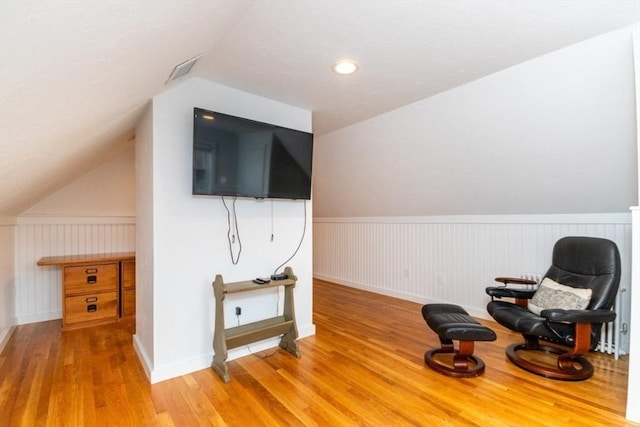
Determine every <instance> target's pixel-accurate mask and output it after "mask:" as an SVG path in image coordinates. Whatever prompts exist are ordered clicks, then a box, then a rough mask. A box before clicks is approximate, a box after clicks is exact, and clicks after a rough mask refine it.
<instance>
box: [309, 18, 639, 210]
mask: <svg viewBox="0 0 640 427" xmlns="http://www.w3.org/2000/svg"><path fill="white" fill-rule="evenodd" d="M398 78H401V76H400V77H398ZM633 84H634V83H633V66H632V56H631V34H630V29H625V30H621V31H617V32H613V33H609V34H606V35H603V36H601V37H597V38H594V39H591V40H588V41H585V42H583V43H580V44H577V45H574V46H570V47H568V48H565V49H562V50H559V51H556V52H553V53H550V54H548V55H544V56H542V57H539V58H536V59H534V60H531V61H528V62H525V63H523V64H520V65H517V66H514V67H512V68H509V69H506V70H503V71H500V72H498V73H495V74H493V75H490V76H488V77H485V78H482V79H479V80H477V81H474V82H472V83H469V84H466V85H463V86H460V87H458V88H455V89H452V90H450V91H447V92H443V93H441V94H439V95H436V96H433V97H431V98H428V99H425V100H423V101H420V102H417V103H415V104H412V105H409V106H406V107H403V108H400V109H397V110H395V111H392V112H389V113H386V114H383V115H381V116H378V117H375V118H373V119H371V120H368V121H365V122H361V123H358V124H355V125H353V126H350V127H347V128H344V129H341V130H338V131H336V132H333V133H330V134H327V135H323V136H321V137H318V138H317V143H316V156H315V160H314V173H315V176H316V180H315V181H314V195H313V197H314V216H315V217H365V216H384V217H386V216H398V215H401V216H422V215H455V214H465V215H468V214H536V213H598V212H599V213H607V212H628V208H629V206H632V205H636V204H637V197H638V191H637V186H638V183H637V179H635V178H636V176H637V168H638V166H637V161H636V159H637V157H636V144H635V116H634V102H635V101H634V96H633V93H634V90H633V89H634V86H633Z"/></svg>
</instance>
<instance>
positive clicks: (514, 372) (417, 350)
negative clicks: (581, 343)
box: [0, 280, 637, 426]
mask: <svg viewBox="0 0 640 427" xmlns="http://www.w3.org/2000/svg"><path fill="white" fill-rule="evenodd" d="M314 323H315V325H316V335H315V336H313V337H309V338H305V339H301V340H299V341H298V342H299V345H300V351H301V352H302V358H300V359H297V358H295V357H292V356H291V355H290V354H289V353H287V352H285V351H284V350H280V349H278V350H275V349H274V350H275V351H274V350H268V351H264V352H261V353H258V354H256V355H251V356H247V357H243V358H241V359H237V360H235V361H231V362H229V369H230V373H231V382H230V383H228V384H224V383H223V382H222V381H221V380H220V379H219V378H218V377H217V375H216V374H215V373H214V372H213V371H212V370H211V369H204V370H201V371H197V372H194V373H192V374H189V375H185V376H182V377H179V378H174V379H172V380H168V381H164V382H162V383H158V384H154V385H150V384H149V383H148V381H147V379H146V377H145V375H144V372H143V370H142V367H141V366H140V363H139V361H138V359H137V356H136V354H135V352H134V350H133V346H132V344H131V341H132V340H131V334H132V331H133V327H134V326H133V324H132V323H131V322H129V323H127V322H123V323H118V324H115V325H105V326H97V327H94V328H88V329H83V330H77V331H68V332H64V333H62V332H60V321H52V322H43V323H37V324H30V325H23V326H19V327H18V328H17V329H16V331H15V333H14V334H13V336H12V338H11V339H10V341H9V343H8V344H7V346H6V348H5V350H4V351H3V353H2V354H1V355H0V426H40V425H42V426H82V425H84V426H206V425H213V426H315V425H317V426H352V425H353V426H356V425H357V426H625V425H628V426H633V425H636V426H637V424H633V423H629V422H625V419H624V411H625V405H626V400H625V399H626V389H627V369H628V366H627V363H628V362H627V358H626V357H623V358H621V360H618V361H616V360H614V358H613V357H612V356H608V355H602V354H590V355H589V356H588V358H589V360H590V361H591V362H592V363H593V364H594V366H595V368H596V373H595V375H594V376H593V377H592V378H591V379H589V380H587V381H583V382H577V383H576V382H562V381H553V380H548V379H544V378H542V377H538V376H535V375H532V374H529V373H527V372H525V371H522V370H520V369H518V368H516V367H515V366H513V365H512V364H511V363H510V362H508V361H507V360H506V357H505V355H504V348H505V346H506V344H508V343H511V342H515V341H519V340H520V338H519V337H518V336H517V335H515V334H512V333H511V332H509V331H507V330H506V329H504V328H502V327H501V326H499V325H496V324H495V323H492V322H486V321H482V323H484V324H486V325H488V326H490V327H491V328H493V329H494V330H495V331H496V333H497V334H498V340H497V341H495V342H490V343H487V342H481V343H477V345H476V351H475V354H477V355H478V356H480V357H481V358H482V359H483V360H484V361H485V363H486V372H485V374H484V375H483V376H481V377H477V378H469V379H455V378H449V377H446V376H443V375H440V374H438V373H436V372H433V371H431V370H430V369H429V368H428V367H426V366H425V364H424V361H423V355H424V352H425V351H426V350H427V349H428V348H431V347H436V346H438V345H439V341H438V339H437V337H436V336H435V334H434V333H433V332H432V331H431V330H429V329H428V328H427V326H426V325H425V324H424V320H423V319H422V316H421V314H420V305H419V304H415V303H411V302H407V301H403V300H398V299H394V298H389V297H386V296H381V295H377V294H372V293H368V292H363V291H360V290H356V289H351V288H347V287H343V286H338V285H335V284H331V283H327V282H323V281H318V280H316V281H314Z"/></svg>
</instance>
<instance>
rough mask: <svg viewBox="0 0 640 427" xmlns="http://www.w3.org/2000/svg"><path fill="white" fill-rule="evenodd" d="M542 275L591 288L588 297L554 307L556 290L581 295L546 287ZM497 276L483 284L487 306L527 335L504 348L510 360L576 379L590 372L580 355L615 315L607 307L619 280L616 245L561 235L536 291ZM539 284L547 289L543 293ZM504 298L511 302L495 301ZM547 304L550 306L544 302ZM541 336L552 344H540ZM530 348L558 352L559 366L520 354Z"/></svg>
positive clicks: (592, 346) (546, 374) (561, 377)
mask: <svg viewBox="0 0 640 427" xmlns="http://www.w3.org/2000/svg"><path fill="white" fill-rule="evenodd" d="M545 279H551V281H553V282H556V284H561V285H564V286H569V287H570V288H573V289H579V290H578V291H576V293H580V292H582V293H584V292H587V293H588V292H589V291H580V289H582V290H586V289H590V290H591V297H590V299H588V300H586V299H585V300H584V301H583V302H584V304H586V305H587V306H586V308H584V309H576V308H575V307H569V308H567V307H565V308H554V304H556V305H562V304H558V300H562V299H563V298H561V297H559V298H556V297H557V296H558V293H560V294H562V292H563V291H562V289H566V290H568V291H569V292H568V293H566V294H564V295H565V296H566V295H569V298H568V299H569V300H571V298H573V300H571V301H570V302H571V303H575V300H576V299H579V298H581V297H574V296H573V295H572V294H571V292H572V289H568V288H562V286H559V287H555V288H554V289H560V290H558V291H553V290H550V289H551V288H550V287H547V286H543V285H546V284H547V283H548V284H549V285H550V286H553V285H555V284H553V283H552V282H551V281H550V280H546V281H545ZM496 280H497V281H499V282H502V283H504V286H497V287H488V288H487V289H486V292H487V294H488V295H490V296H491V302H489V304H488V305H487V311H488V312H489V314H490V315H491V316H492V317H493V318H494V319H495V320H496V321H497V322H498V323H500V324H501V325H503V326H505V327H507V328H509V329H511V330H513V331H516V332H519V333H521V334H522V335H523V337H524V340H525V342H524V343H523V344H521V343H516V344H512V345H510V346H508V347H507V350H506V353H507V357H508V358H509V360H511V362H513V363H514V364H515V365H517V366H519V367H520V368H522V369H525V370H527V371H530V372H533V373H535V374H538V375H542V376H544V377H547V378H553V379H559V380H573V381H578V380H585V379H587V378H589V377H591V376H592V375H593V365H592V364H591V363H590V362H589V361H588V360H586V359H585V358H584V357H583V355H584V354H585V353H587V352H588V351H590V350H594V349H595V348H596V346H597V345H598V341H599V339H600V330H601V326H602V324H603V323H605V322H610V321H612V320H614V319H615V316H616V314H615V312H613V311H612V310H611V309H612V307H613V305H614V303H615V299H616V295H617V293H618V286H619V284H620V254H619V252H618V247H617V246H616V244H615V243H614V242H612V241H610V240H606V239H600V238H593V237H564V238H562V239H560V240H558V241H557V242H556V244H555V246H554V248H553V257H552V265H551V267H549V270H548V271H547V272H546V274H545V276H544V278H543V281H542V282H541V285H540V287H539V288H538V290H532V289H514V288H513V287H509V284H511V283H519V284H522V283H525V282H526V281H523V280H522V279H515V278H513V279H512V278H497V279H496ZM534 283H535V282H534ZM543 287H544V288H546V289H544V292H545V295H544V296H543V295H542V293H543V290H542V288H543ZM536 292H539V293H538V296H539V297H540V298H536V297H535V294H536ZM554 292H555V293H554ZM549 295H551V297H549ZM503 297H509V298H515V302H513V303H512V302H507V301H499V300H496V299H500V298H503ZM532 299H533V300H534V301H536V302H538V301H542V304H543V307H540V308H541V311H540V312H539V314H535V313H534V312H532V311H531V310H530V308H531V304H529V303H530V301H531V300H532ZM587 301H588V302H587ZM565 302H566V301H565ZM545 303H546V305H547V306H548V307H549V308H545V307H544V305H545ZM540 308H539V309H540ZM540 339H542V340H545V341H549V342H552V343H554V344H546V343H545V344H542V343H540ZM557 344H559V345H557ZM563 347H564V348H563ZM567 347H569V348H567ZM529 350H533V351H543V352H546V353H553V354H555V355H558V357H557V366H555V367H554V366H548V365H545V364H543V363H542V362H540V361H539V360H536V359H535V358H530V357H529V358H524V357H522V355H521V354H519V353H523V352H526V351H529ZM523 354H524V353H523Z"/></svg>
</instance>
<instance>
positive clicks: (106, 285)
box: [64, 263, 118, 296]
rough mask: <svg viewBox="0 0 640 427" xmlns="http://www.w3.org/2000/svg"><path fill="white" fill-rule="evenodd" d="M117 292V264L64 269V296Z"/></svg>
mask: <svg viewBox="0 0 640 427" xmlns="http://www.w3.org/2000/svg"><path fill="white" fill-rule="evenodd" d="M117 290H118V263H113V264H95V265H82V266H74V267H65V268H64V294H65V296H69V295H78V294H85V293H96V292H102V291H117Z"/></svg>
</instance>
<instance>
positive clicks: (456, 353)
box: [422, 304, 496, 378]
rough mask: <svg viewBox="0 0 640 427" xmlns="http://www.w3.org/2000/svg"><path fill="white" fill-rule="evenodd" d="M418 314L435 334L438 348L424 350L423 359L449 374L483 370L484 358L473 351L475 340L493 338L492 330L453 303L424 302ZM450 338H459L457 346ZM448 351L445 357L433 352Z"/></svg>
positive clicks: (468, 373) (459, 374) (472, 373)
mask: <svg viewBox="0 0 640 427" xmlns="http://www.w3.org/2000/svg"><path fill="white" fill-rule="evenodd" d="M422 317H424V320H425V321H426V322H427V325H428V326H429V327H430V328H431V329H433V331H434V332H435V333H436V334H438V337H439V338H440V344H441V348H434V349H431V350H429V351H427V352H426V353H425V354H424V361H425V363H426V364H427V365H429V367H430V368H431V369H433V370H435V371H437V372H440V373H441V374H444V375H449V376H451V377H463V378H467V377H477V376H478V375H482V373H483V372H484V362H483V361H482V359H480V358H479V357H476V356H474V355H473V346H474V342H476V341H494V340H495V339H496V334H495V332H493V331H492V330H491V329H489V328H487V327H486V326H483V325H481V324H480V323H478V322H477V321H476V320H475V319H474V318H473V317H471V316H469V313H467V312H466V311H465V310H464V309H463V308H462V307H459V306H457V305H453V304H427V305H424V306H423V307H422ZM453 340H458V341H460V345H459V348H458V350H456V349H455V348H454V345H453ZM439 354H442V355H452V356H453V360H451V358H449V357H444V356H439V357H438V356H437V355H439Z"/></svg>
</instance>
